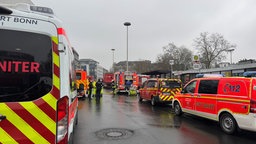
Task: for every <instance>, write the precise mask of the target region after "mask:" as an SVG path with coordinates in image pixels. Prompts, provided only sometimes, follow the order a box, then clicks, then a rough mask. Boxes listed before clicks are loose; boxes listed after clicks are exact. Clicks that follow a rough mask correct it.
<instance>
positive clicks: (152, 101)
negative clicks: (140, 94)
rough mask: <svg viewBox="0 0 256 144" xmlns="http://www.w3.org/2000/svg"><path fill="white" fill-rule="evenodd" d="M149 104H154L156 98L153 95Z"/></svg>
mask: <svg viewBox="0 0 256 144" xmlns="http://www.w3.org/2000/svg"><path fill="white" fill-rule="evenodd" d="M151 105H152V106H156V100H155V98H154V97H152V98H151Z"/></svg>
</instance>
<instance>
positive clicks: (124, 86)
mask: <svg viewBox="0 0 256 144" xmlns="http://www.w3.org/2000/svg"><path fill="white" fill-rule="evenodd" d="M136 79H137V73H135V72H130V71H125V72H115V73H114V82H115V84H116V86H117V90H116V91H117V93H121V92H128V89H129V87H130V86H131V85H134V84H136ZM128 83H129V84H128Z"/></svg>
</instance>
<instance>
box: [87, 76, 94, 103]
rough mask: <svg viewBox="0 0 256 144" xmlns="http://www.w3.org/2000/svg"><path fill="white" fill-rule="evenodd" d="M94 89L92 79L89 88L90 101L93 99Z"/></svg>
mask: <svg viewBox="0 0 256 144" xmlns="http://www.w3.org/2000/svg"><path fill="white" fill-rule="evenodd" d="M92 88H93V84H92V80H91V79H90V82H89V88H88V99H89V100H91V99H92Z"/></svg>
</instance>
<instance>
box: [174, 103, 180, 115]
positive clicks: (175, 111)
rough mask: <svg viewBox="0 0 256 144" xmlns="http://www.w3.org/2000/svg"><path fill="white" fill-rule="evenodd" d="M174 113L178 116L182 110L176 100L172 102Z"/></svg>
mask: <svg viewBox="0 0 256 144" xmlns="http://www.w3.org/2000/svg"><path fill="white" fill-rule="evenodd" d="M174 113H175V115H177V116H180V115H181V114H182V110H181V107H180V104H179V103H178V102H175V103H174Z"/></svg>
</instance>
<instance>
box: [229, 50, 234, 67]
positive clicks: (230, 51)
mask: <svg viewBox="0 0 256 144" xmlns="http://www.w3.org/2000/svg"><path fill="white" fill-rule="evenodd" d="M234 50H235V49H228V50H227V52H229V53H230V64H232V52H233V51H234Z"/></svg>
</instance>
